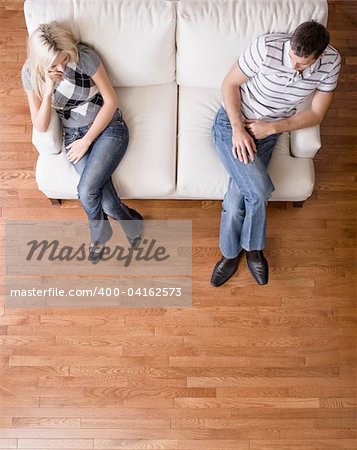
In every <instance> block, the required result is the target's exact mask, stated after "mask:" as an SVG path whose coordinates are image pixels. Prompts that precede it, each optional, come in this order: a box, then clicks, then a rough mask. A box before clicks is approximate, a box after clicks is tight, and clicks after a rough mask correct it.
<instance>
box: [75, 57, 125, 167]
mask: <svg viewBox="0 0 357 450" xmlns="http://www.w3.org/2000/svg"><path fill="white" fill-rule="evenodd" d="M92 80H93V81H94V83H95V84H96V86H97V88H98V90H99V92H100V93H101V95H102V97H103V106H102V107H101V108H100V110H99V112H98V114H97V115H96V117H95V119H94V122H93V123H92V125H91V126H90V128H89V130H88V131H87V133H86V134H85V135H84V136H83V138H82V139H77V140H76V141H74V142H73V143H72V144H70V145H69V146H68V147H67V148H68V149H70V150H69V151H68V153H67V158H68V160H69V161H71V162H73V163H76V162H78V161H79V160H80V159H81V158H82V157H83V156H84V155H85V153H86V152H87V150H88V148H89V147H90V145H91V143H92V142H93V141H94V139H95V138H96V137H97V136H99V134H100V133H101V132H102V131H103V130H104V129H105V127H106V126H107V125H108V123H109V122H110V121H111V119H112V117H113V115H114V112H115V110H116V109H117V108H118V100H117V96H116V94H115V91H114V88H113V86H112V83H111V81H110V80H109V77H108V75H107V72H106V70H105V68H104V66H103V64H102V63H100V65H99V67H98V70H97V71H96V72H95V74H94V75H92Z"/></svg>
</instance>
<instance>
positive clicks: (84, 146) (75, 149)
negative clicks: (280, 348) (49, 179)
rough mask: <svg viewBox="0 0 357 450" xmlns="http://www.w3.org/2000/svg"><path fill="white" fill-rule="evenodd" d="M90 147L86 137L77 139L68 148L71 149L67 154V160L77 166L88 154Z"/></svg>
mask: <svg viewBox="0 0 357 450" xmlns="http://www.w3.org/2000/svg"><path fill="white" fill-rule="evenodd" d="M89 146H90V142H89V141H88V140H87V139H86V138H85V137H83V138H82V139H77V140H76V141H74V142H72V144H69V145H68V146H67V147H66V148H69V149H70V150H69V152H68V153H67V159H68V160H69V161H70V162H72V163H74V164H76V163H77V162H78V161H80V160H81V159H82V158H83V156H84V155H85V154H86V153H87V151H88V149H89Z"/></svg>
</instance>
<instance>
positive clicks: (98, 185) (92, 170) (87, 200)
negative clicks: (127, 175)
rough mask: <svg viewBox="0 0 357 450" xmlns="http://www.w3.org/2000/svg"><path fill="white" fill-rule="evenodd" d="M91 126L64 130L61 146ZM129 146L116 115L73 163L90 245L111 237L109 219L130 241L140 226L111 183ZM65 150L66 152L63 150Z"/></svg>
mask: <svg viewBox="0 0 357 450" xmlns="http://www.w3.org/2000/svg"><path fill="white" fill-rule="evenodd" d="M89 127H90V125H86V126H83V127H78V128H75V127H65V128H64V143H65V146H66V147H67V146H68V145H69V144H71V143H72V142H74V141H75V140H77V139H81V138H82V137H83V136H84V135H85V134H86V133H87V131H88V129H89ZM128 143H129V131H128V127H127V125H126V123H125V121H124V119H123V116H122V114H121V112H120V111H119V110H118V111H116V112H115V114H114V116H113V118H112V120H111V121H110V122H109V124H108V125H107V127H106V128H105V129H104V130H103V131H102V132H101V133H100V135H99V136H98V137H97V138H96V139H95V140H94V141H93V142H92V144H91V145H90V147H89V149H88V151H87V153H86V154H85V155H84V156H83V158H82V159H80V160H79V161H78V162H77V163H75V164H73V166H74V168H75V169H76V171H77V172H78V173H79V174H80V176H81V177H80V180H79V183H78V186H77V194H78V198H79V199H80V201H81V203H82V205H83V208H84V210H85V212H86V213H87V216H88V219H89V230H90V239H91V242H92V243H93V244H104V243H106V242H107V241H108V240H109V239H110V238H111V236H112V234H113V230H112V228H111V226H110V223H109V220H108V216H110V217H113V218H114V219H116V220H118V221H119V222H120V224H121V226H122V228H123V230H124V232H125V234H126V235H127V237H129V238H132V239H133V238H135V237H137V236H138V235H139V234H140V232H141V229H142V223H141V221H139V220H136V219H137V217H135V216H133V212H134V213H135V211H134V210H132V209H130V208H128V207H127V206H126V205H124V203H122V201H121V200H120V198H119V197H118V195H117V193H116V191H115V188H114V186H113V182H112V179H111V177H112V173H113V172H114V170H115V169H116V167H117V166H118V164H119V163H120V161H121V160H122V158H123V156H124V154H125V152H126V149H127V147H128ZM66 150H67V151H68V149H66Z"/></svg>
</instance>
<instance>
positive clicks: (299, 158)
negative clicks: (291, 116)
mask: <svg viewBox="0 0 357 450" xmlns="http://www.w3.org/2000/svg"><path fill="white" fill-rule="evenodd" d="M25 19H26V24H27V28H28V31H29V33H31V32H32V31H33V30H34V29H35V28H36V27H37V26H38V24H40V23H44V22H49V21H51V20H57V21H58V22H60V23H62V24H63V25H64V26H66V27H67V28H69V29H71V30H72V31H73V33H74V34H75V35H76V36H77V37H78V38H79V40H80V41H83V42H86V43H88V44H90V45H93V46H94V48H95V49H96V50H97V51H98V53H99V54H100V55H101V57H102V60H103V63H104V64H105V66H106V68H107V70H108V73H109V76H110V79H111V81H112V83H113V85H114V87H115V89H116V92H117V95H118V101H119V105H120V109H121V110H122V111H123V113H124V117H125V120H126V122H127V124H128V127H129V132H130V143H129V148H128V150H127V153H126V155H125V156H124V159H123V161H122V162H121V164H120V165H119V167H118V168H117V169H116V171H115V172H114V174H113V182H114V185H115V187H116V189H117V190H118V194H119V195H120V197H123V198H178V199H179V198H182V199H222V198H223V195H224V193H225V191H226V187H227V182H228V175H227V173H226V171H225V169H224V167H223V165H222V163H221V162H220V160H219V158H218V156H217V154H216V152H215V150H214V146H213V143H212V139H211V126H212V122H213V118H214V115H215V113H216V111H217V110H218V108H219V107H220V105H221V101H222V99H221V92H220V86H221V82H222V80H223V78H224V76H225V74H226V73H227V72H228V70H229V69H230V67H231V66H232V64H233V63H234V61H236V59H237V57H238V55H239V54H240V53H241V52H242V51H243V50H244V49H245V48H246V47H247V46H248V45H249V43H250V42H251V41H252V39H254V37H256V36H258V35H259V34H262V33H268V32H278V31H282V32H292V31H293V30H294V29H295V28H296V26H297V25H298V24H299V23H301V22H303V21H305V20H309V19H315V20H317V21H319V22H321V23H323V24H326V22H327V2H326V0H233V1H226V0H181V1H170V0H105V1H104V0H103V1H100V2H99V1H97V0H26V2H25ZM33 143H34V145H35V147H36V148H37V149H38V151H39V158H38V162H37V167H36V180H37V183H38V186H39V189H40V190H41V191H42V192H43V193H44V194H45V195H47V196H48V197H50V198H60V199H71V198H77V192H76V186H77V183H78V175H77V173H76V171H75V169H74V168H73V167H72V166H71V164H70V163H69V162H68V161H67V159H66V156H65V153H64V150H63V144H62V131H61V125H60V122H59V119H58V118H57V116H56V114H55V113H53V116H52V120H51V125H50V129H49V130H48V131H47V132H46V133H39V132H37V131H36V130H33ZM319 148H320V136H319V127H314V128H311V129H306V130H300V131H297V132H293V133H291V135H290V134H288V133H284V134H283V135H282V136H281V137H280V138H279V141H278V144H277V146H276V149H275V150H274V154H273V157H272V160H271V163H270V165H269V174H270V176H271V178H272V180H273V183H274V185H275V191H274V193H273V195H272V198H271V200H289V201H303V200H306V199H307V198H308V197H309V196H310V195H311V193H312V191H313V187H314V166H313V157H314V155H315V154H316V152H317V151H318V149H319Z"/></svg>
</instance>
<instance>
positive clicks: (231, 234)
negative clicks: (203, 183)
mask: <svg viewBox="0 0 357 450" xmlns="http://www.w3.org/2000/svg"><path fill="white" fill-rule="evenodd" d="M212 137H213V140H214V143H215V147H216V150H217V152H218V155H219V157H220V159H221V161H222V162H223V164H224V166H225V168H226V169H227V172H228V173H229V175H230V178H229V183H228V190H227V192H226V194H225V196H224V200H223V202H222V213H221V224H220V236H219V247H220V250H221V252H222V255H223V256H225V257H226V258H235V257H237V256H238V255H239V253H240V252H241V250H242V249H244V250H246V251H252V250H263V249H264V247H265V233H266V206H267V203H268V199H269V197H270V195H271V193H272V192H273V191H274V185H273V183H272V181H271V179H270V177H269V175H268V172H267V167H268V164H269V161H270V158H271V155H272V153H273V150H274V146H275V144H276V141H277V139H278V134H273V135H270V136H268V137H266V138H265V139H254V142H255V145H256V148H257V152H256V153H255V157H254V161H249V163H248V164H244V163H242V162H240V161H239V159H238V158H237V159H234V158H233V154H232V128H231V124H230V121H229V118H228V115H227V113H226V111H225V109H224V108H223V107H221V108H220V109H219V110H218V112H217V115H216V117H215V120H214V123H213V127H212Z"/></svg>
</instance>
